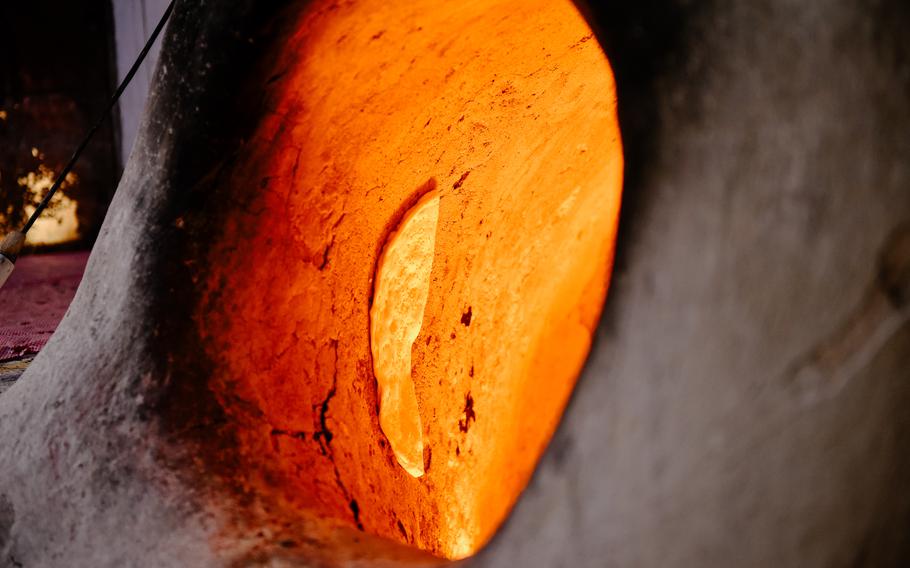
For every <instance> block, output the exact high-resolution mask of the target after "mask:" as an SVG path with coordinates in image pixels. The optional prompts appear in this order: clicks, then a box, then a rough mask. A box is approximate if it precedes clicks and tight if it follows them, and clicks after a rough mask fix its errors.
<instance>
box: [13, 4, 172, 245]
mask: <svg viewBox="0 0 910 568" xmlns="http://www.w3.org/2000/svg"><path fill="white" fill-rule="evenodd" d="M175 1H176V0H171V2H170V4H168V6H167V9H166V10H165V11H164V14H163V15H162V16H161V20H160V21H159V22H158V25H157V26H155V31H153V32H152V35H151V36H150V37H149V39H148V41H147V42H145V47H143V48H142V51H140V52H139V57H138V58H137V59H136V61H135V62H134V63H133V66H132V67H130V70H129V72H128V73H127V74H126V77H124V78H123V81H121V82H120V86H119V87H117V90H116V91H115V92H114V96H113V97H111V102H110V103H108V105H107V110H105V111H104V114H102V115H101V117H100V118H98V121H97V122H96V123H95V125H94V126H92V128H91V130H89V131H88V134H86V135H85V138H84V139H83V140H82V143H81V144H79V147H78V148H76V151H75V152H73V155H72V157H71V158H70V161H69V162H68V163H67V164H66V167H64V168H63V170H62V171H61V172H60V175H59V176H57V179H56V180H55V181H54V185H52V186H51V188H50V190H48V192H47V195H45V196H44V199H42V200H41V203H39V204H38V207H37V208H36V209H35V212H34V213H32V216H31V217H29V219H28V222H26V223H25V226H24V227H23V228H22V233H23V234H25V233H28V231H29V229H31V228H32V225H34V224H35V221H37V220H38V217H40V216H41V213H42V212H43V211H44V210H45V209H46V208H47V205H48V204H49V203H50V202H51V198H53V197H54V194H55V193H57V190H58V189H60V186H61V185H62V184H63V181H64V180H65V179H66V176H67V175H69V173H70V172H71V171H72V169H73V166H75V165H76V161H77V160H79V156H81V155H82V151H83V150H85V148H86V146H88V143H89V142H90V141H91V139H92V137H93V136H94V135H95V132H97V131H98V129H99V128H101V125H102V124H104V119H105V118H107V115H109V114H110V113H111V110H113V108H114V105H116V104H117V101H119V100H120V95H122V94H123V91H124V90H126V86H127V85H129V83H130V81H131V80H132V79H133V76H134V75H135V74H136V71H138V70H139V66H140V65H142V61H143V60H144V59H145V56H146V55H148V52H149V51H150V50H151V49H152V45H153V44H154V43H155V40H156V39H158V35H159V34H160V33H161V30H162V29H163V28H164V24H166V23H167V20H168V18H169V17H170V16H171V12H172V11H173V9H174V2H175Z"/></svg>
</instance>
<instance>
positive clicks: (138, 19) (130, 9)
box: [111, 0, 169, 163]
mask: <svg viewBox="0 0 910 568" xmlns="http://www.w3.org/2000/svg"><path fill="white" fill-rule="evenodd" d="M168 2H169V0H111V4H112V7H113V14H114V45H115V49H116V60H117V81H118V82H120V81H122V80H123V78H124V77H125V76H126V73H127V72H128V71H129V69H130V67H131V66H132V65H133V62H134V61H135V60H136V57H137V56H138V55H139V52H140V51H142V47H143V46H144V45H145V42H146V40H147V39H148V37H149V36H150V35H151V34H152V31H153V30H154V29H155V25H157V23H158V21H159V20H160V19H161V15H162V14H164V10H165V9H166V8H167V5H168ZM160 51H161V40H160V39H159V40H158V41H157V42H155V45H154V46H153V47H152V49H151V51H149V54H148V56H146V59H145V61H144V62H143V63H142V67H140V69H139V71H138V72H137V73H136V76H135V77H133V81H132V82H131V83H130V86H129V87H128V88H127V89H126V91H124V93H123V95H122V96H121V98H120V104H119V112H120V148H119V150H120V153H121V154H120V155H121V156H122V159H123V162H124V163H126V161H127V158H128V157H129V155H130V150H131V149H132V147H133V142H134V141H135V139H136V134H137V132H138V130H139V121H140V120H141V118H142V112H143V110H144V109H145V104H146V100H147V99H148V94H149V86H150V84H151V81H152V76H153V74H154V71H155V64H156V63H157V61H158V54H159V52H160Z"/></svg>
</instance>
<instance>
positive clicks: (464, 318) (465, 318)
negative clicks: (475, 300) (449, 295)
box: [461, 306, 471, 327]
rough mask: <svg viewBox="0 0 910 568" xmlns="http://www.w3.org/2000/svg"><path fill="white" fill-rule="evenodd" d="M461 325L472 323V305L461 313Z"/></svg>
mask: <svg viewBox="0 0 910 568" xmlns="http://www.w3.org/2000/svg"><path fill="white" fill-rule="evenodd" d="M461 325H463V326H465V327H467V326H469V325H471V306H468V309H467V311H466V312H464V313H462V314H461Z"/></svg>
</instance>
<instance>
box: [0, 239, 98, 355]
mask: <svg viewBox="0 0 910 568" xmlns="http://www.w3.org/2000/svg"><path fill="white" fill-rule="evenodd" d="M87 261H88V252H73V253H58V254H42V255H35V256H25V257H22V258H20V259H19V260H18V261H17V262H16V270H15V272H13V274H12V276H10V279H9V280H8V281H7V282H6V285H5V286H4V287H3V288H0V362H2V361H10V360H13V359H19V358H22V357H27V356H30V355H34V354H35V353H37V352H38V351H40V350H41V348H42V347H44V344H45V343H47V340H48V339H50V337H51V334H53V333H54V330H55V329H57V324H58V323H60V319H61V318H63V314H65V313H66V309H67V308H68V307H69V305H70V302H71V301H72V299H73V295H74V294H75V293H76V288H77V287H78V286H79V282H80V281H81V280H82V273H83V271H84V270H85V264H86V262H87Z"/></svg>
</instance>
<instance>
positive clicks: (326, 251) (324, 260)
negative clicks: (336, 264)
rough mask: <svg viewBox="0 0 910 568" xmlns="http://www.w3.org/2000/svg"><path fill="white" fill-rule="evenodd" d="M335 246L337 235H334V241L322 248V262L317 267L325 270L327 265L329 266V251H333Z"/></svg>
mask: <svg viewBox="0 0 910 568" xmlns="http://www.w3.org/2000/svg"><path fill="white" fill-rule="evenodd" d="M333 246H335V235H332V242H330V243H329V244H328V245H326V247H325V248H324V249H322V262H320V263H319V266H317V267H316V269H317V270H319V271H320V272H322V271H323V270H325V267H326V266H328V264H329V252H331V250H332V247H333Z"/></svg>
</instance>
